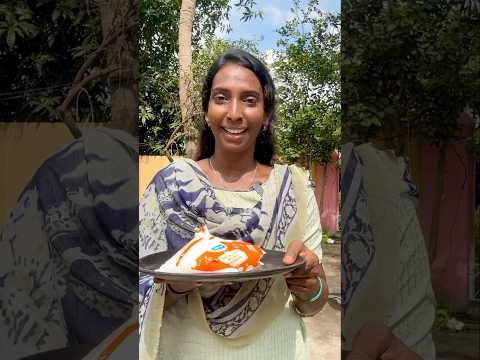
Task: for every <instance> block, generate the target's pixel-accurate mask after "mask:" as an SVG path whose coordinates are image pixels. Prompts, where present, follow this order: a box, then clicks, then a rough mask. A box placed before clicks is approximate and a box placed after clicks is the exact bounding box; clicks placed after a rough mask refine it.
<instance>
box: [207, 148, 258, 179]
mask: <svg viewBox="0 0 480 360" xmlns="http://www.w3.org/2000/svg"><path fill="white" fill-rule="evenodd" d="M212 163H213V164H214V166H215V170H216V171H218V172H220V173H221V174H222V175H226V176H229V177H230V176H238V175H242V174H244V173H245V172H248V171H252V170H253V169H255V168H256V166H257V161H256V160H255V158H254V156H253V152H251V153H242V154H238V153H235V154H229V153H225V152H223V151H222V152H220V151H215V153H214V154H213V155H212Z"/></svg>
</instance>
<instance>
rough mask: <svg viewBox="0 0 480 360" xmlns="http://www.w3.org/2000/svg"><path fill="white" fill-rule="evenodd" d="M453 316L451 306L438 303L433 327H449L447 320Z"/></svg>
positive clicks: (438, 328) (436, 328) (439, 328)
mask: <svg viewBox="0 0 480 360" xmlns="http://www.w3.org/2000/svg"><path fill="white" fill-rule="evenodd" d="M451 317H452V312H451V310H450V308H449V307H448V306H446V305H437V308H436V310H435V320H434V321H433V329H435V330H442V329H445V328H446V327H447V322H448V320H450V318H451Z"/></svg>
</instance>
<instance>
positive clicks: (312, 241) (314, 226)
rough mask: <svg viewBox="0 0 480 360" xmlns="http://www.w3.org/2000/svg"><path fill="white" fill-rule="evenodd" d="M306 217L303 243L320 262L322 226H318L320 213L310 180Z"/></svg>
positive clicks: (321, 255) (321, 254)
mask: <svg viewBox="0 0 480 360" xmlns="http://www.w3.org/2000/svg"><path fill="white" fill-rule="evenodd" d="M306 217H307V218H306V228H305V229H306V230H305V238H304V240H303V242H304V244H305V246H306V247H308V248H309V249H310V250H312V251H313V252H314V253H315V254H316V255H317V256H318V258H319V259H320V262H322V257H323V252H322V246H321V242H322V226H321V224H320V211H319V208H318V204H317V200H316V198H315V193H314V191H313V185H312V183H311V181H310V180H309V183H308V185H307V211H306Z"/></svg>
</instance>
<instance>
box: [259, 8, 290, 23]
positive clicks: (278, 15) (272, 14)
mask: <svg viewBox="0 0 480 360" xmlns="http://www.w3.org/2000/svg"><path fill="white" fill-rule="evenodd" d="M262 12H263V19H264V20H265V21H269V22H271V23H272V24H273V25H275V26H281V25H283V24H284V23H285V21H287V20H290V19H291V18H292V16H293V14H292V13H291V12H290V10H284V9H281V8H279V7H276V6H266V7H264V8H262Z"/></svg>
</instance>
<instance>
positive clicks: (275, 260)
mask: <svg viewBox="0 0 480 360" xmlns="http://www.w3.org/2000/svg"><path fill="white" fill-rule="evenodd" d="M264 251H265V255H263V257H262V263H263V265H261V266H260V267H258V268H257V269H255V270H251V271H245V272H235V273H216V272H199V273H194V274H183V273H166V272H160V271H158V270H156V269H158V268H159V267H160V266H162V265H163V264H164V263H165V262H166V261H167V260H168V259H170V258H171V257H172V256H173V255H175V253H176V251H163V252H159V253H156V254H152V255H148V256H145V257H143V258H141V259H140V260H139V268H140V271H141V272H144V273H146V274H150V275H153V276H155V277H157V278H159V279H163V280H167V281H191V282H197V281H198V282H239V281H249V280H258V279H264V278H269V277H273V276H277V275H282V274H286V273H289V272H292V271H293V270H295V269H298V268H300V267H302V266H304V264H305V260H304V259H303V258H301V257H299V258H297V261H295V263H293V264H292V265H285V264H283V261H282V259H283V257H284V256H285V253H284V252H283V251H275V250H264Z"/></svg>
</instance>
